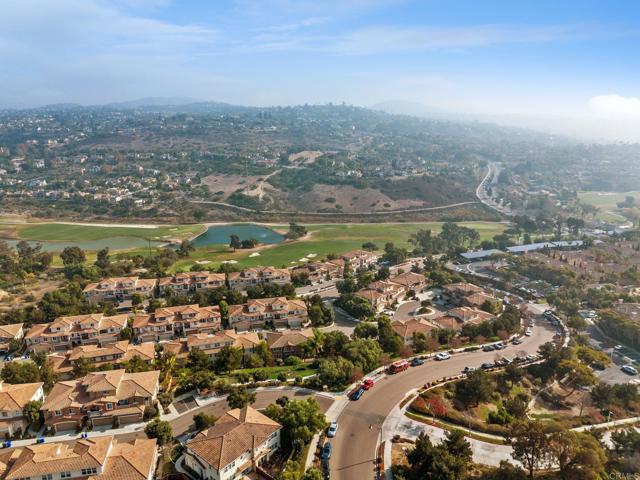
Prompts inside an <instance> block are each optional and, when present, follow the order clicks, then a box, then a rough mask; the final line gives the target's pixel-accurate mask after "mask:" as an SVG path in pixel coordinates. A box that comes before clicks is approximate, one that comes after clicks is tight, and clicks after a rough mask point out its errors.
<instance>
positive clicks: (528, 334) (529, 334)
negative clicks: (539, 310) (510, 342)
mask: <svg viewBox="0 0 640 480" xmlns="http://www.w3.org/2000/svg"><path fill="white" fill-rule="evenodd" d="M524 334H525V336H527V337H530V336H531V335H533V330H531V328H527V331H526V332H524Z"/></svg>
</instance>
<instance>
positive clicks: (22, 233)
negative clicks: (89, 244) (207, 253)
mask: <svg viewBox="0 0 640 480" xmlns="http://www.w3.org/2000/svg"><path fill="white" fill-rule="evenodd" d="M202 230H203V227H202V225H162V226H154V227H153V228H142V227H125V226H98V225H71V224H64V223H39V224H26V225H17V226H16V232H17V235H18V237H19V238H21V239H23V240H41V241H50V242H63V241H90V240H105V239H108V238H113V237H133V238H138V239H151V240H168V239H179V238H188V237H191V236H192V235H195V234H197V233H199V232H201V231H202Z"/></svg>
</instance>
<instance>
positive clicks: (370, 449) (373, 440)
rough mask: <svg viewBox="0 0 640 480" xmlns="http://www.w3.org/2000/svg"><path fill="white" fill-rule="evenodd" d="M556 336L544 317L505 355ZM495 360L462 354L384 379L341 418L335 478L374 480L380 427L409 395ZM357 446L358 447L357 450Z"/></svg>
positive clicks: (490, 356)
mask: <svg viewBox="0 0 640 480" xmlns="http://www.w3.org/2000/svg"><path fill="white" fill-rule="evenodd" d="M555 333H556V330H555V328H554V327H552V326H551V325H549V324H548V322H546V321H544V320H542V319H541V318H540V319H538V320H537V326H536V327H535V329H534V334H533V336H532V337H529V338H527V339H526V340H525V342H524V343H523V344H522V345H519V346H509V347H508V348H507V349H506V350H504V354H505V355H507V356H514V355H515V354H516V353H517V352H520V351H526V352H527V353H535V352H536V351H537V350H538V347H539V346H540V345H542V344H543V343H546V342H548V341H551V339H552V338H553V336H554V335H555ZM494 357H495V352H482V351H478V352H470V353H460V354H455V355H454V356H453V357H452V358H451V359H450V360H447V361H444V362H435V361H433V360H429V361H427V362H426V363H425V364H424V365H422V366H419V367H414V368H411V369H410V370H408V371H406V372H403V373H401V374H398V375H393V376H384V377H382V378H381V379H380V380H379V381H378V382H376V385H375V386H374V387H373V389H372V390H371V391H369V392H367V393H365V395H363V397H362V398H361V399H360V400H359V401H357V402H349V403H348V405H347V406H346V407H345V409H344V410H343V412H342V414H341V415H340V417H339V420H338V421H339V423H340V433H339V434H338V435H337V436H336V438H335V439H333V440H332V443H333V456H332V458H331V464H330V466H331V478H332V479H333V480H336V479H338V480H352V479H355V478H357V479H370V478H373V477H374V473H375V469H374V467H375V465H374V460H375V450H376V445H377V443H378V438H379V436H380V428H381V426H382V424H383V422H384V420H385V418H386V417H387V415H389V413H390V412H391V410H392V409H393V408H394V407H395V406H396V405H397V404H398V403H399V402H400V401H401V400H402V399H403V398H404V397H405V395H406V392H409V391H411V390H413V389H415V388H418V387H421V386H422V385H423V384H424V383H426V382H430V381H434V380H437V379H439V378H442V377H445V376H451V375H457V374H458V373H460V371H461V370H462V369H463V368H464V367H465V366H467V365H470V366H476V367H477V366H479V365H481V364H482V363H483V362H488V361H493V360H494ZM369 426H371V429H370V428H369ZM354 445H357V446H358V448H353V447H354Z"/></svg>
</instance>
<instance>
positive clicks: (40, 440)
mask: <svg viewBox="0 0 640 480" xmlns="http://www.w3.org/2000/svg"><path fill="white" fill-rule="evenodd" d="M36 443H44V437H40V438H38V439H37V440H36Z"/></svg>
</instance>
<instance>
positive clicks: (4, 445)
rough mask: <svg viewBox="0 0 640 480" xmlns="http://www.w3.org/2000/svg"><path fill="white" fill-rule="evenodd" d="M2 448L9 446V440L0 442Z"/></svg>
mask: <svg viewBox="0 0 640 480" xmlns="http://www.w3.org/2000/svg"><path fill="white" fill-rule="evenodd" d="M2 448H11V440H7V441H6V442H2Z"/></svg>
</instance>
